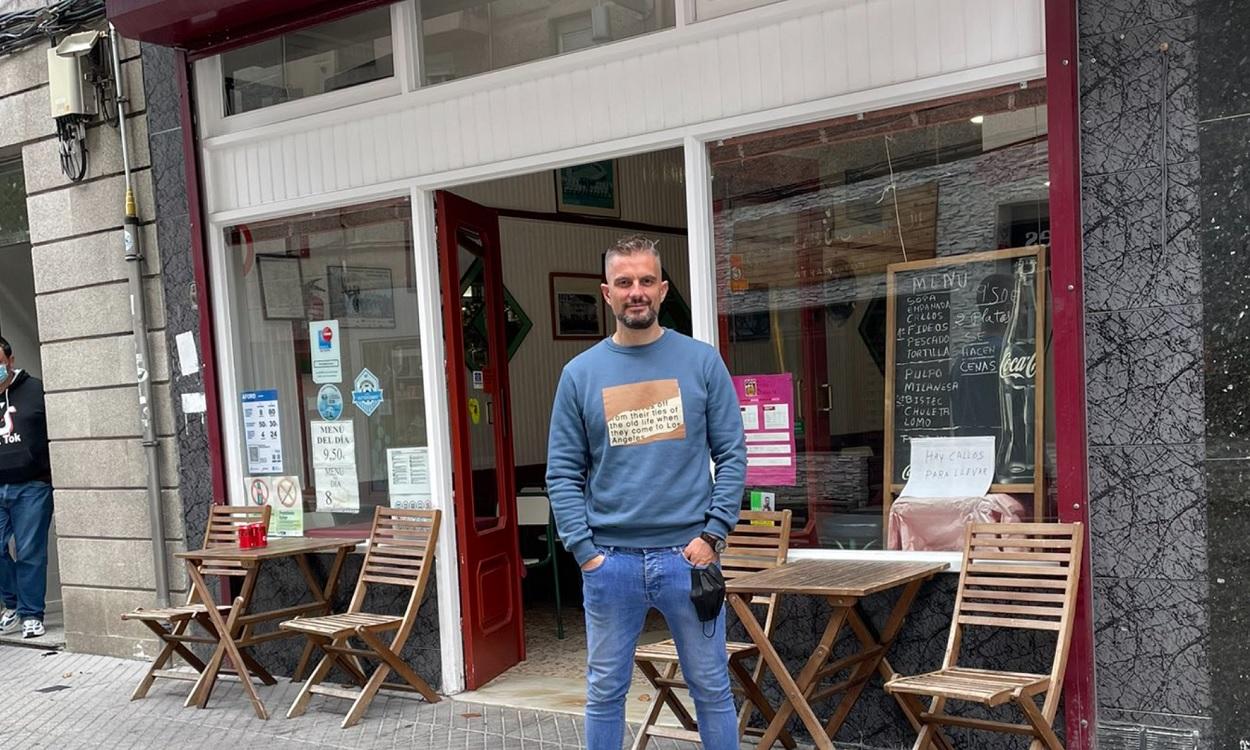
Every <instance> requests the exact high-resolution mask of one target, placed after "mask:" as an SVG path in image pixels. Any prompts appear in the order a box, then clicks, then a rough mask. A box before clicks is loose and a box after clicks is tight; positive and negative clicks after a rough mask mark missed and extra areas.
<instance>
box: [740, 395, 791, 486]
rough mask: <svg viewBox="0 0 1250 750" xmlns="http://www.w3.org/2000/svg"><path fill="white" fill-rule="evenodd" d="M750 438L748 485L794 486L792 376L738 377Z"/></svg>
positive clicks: (748, 446)
mask: <svg viewBox="0 0 1250 750" xmlns="http://www.w3.org/2000/svg"><path fill="white" fill-rule="evenodd" d="M734 390H736V391H737V392H738V408H739V409H741V410H742V429H743V431H745V432H746V436H747V486H752V485H754V486H761V485H782V484H784V485H793V484H795V477H796V473H795V450H794V387H793V384H792V379H791V375H790V373H788V372H786V373H782V374H780V375H735V376H734Z"/></svg>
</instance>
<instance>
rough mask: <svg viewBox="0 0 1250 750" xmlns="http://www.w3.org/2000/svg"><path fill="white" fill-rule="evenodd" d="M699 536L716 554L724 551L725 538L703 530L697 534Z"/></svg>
mask: <svg viewBox="0 0 1250 750" xmlns="http://www.w3.org/2000/svg"><path fill="white" fill-rule="evenodd" d="M699 538H700V539H702V540H703V541H705V542H707V544H708V546H709V547H711V548H712V551H713V552H715V553H716V554H718V555H719V554H720V553H722V552H724V551H725V540H724V539H721V538H720V537H718V536H716V535H715V534H712V533H710V532H707V531H705V532H703V533H702V534H699Z"/></svg>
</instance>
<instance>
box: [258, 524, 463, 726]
mask: <svg viewBox="0 0 1250 750" xmlns="http://www.w3.org/2000/svg"><path fill="white" fill-rule="evenodd" d="M441 519H442V511H438V510H401V509H398V508H378V509H377V511H376V512H375V514H374V516H373V531H372V533H371V534H370V536H369V548H368V551H367V552H366V553H365V561H364V564H363V565H362V566H361V570H360V580H359V581H358V582H357V584H356V592H355V593H354V594H352V601H351V604H350V605H348V608H347V611H346V612H344V613H343V614H338V615H327V616H324V617H297V618H296V619H294V620H287V621H286V622H284V623H282V625H281V627H282V628H283V629H284V630H293V631H297V632H300V633H303V634H304V635H306V636H307V637H308V639H309V641H310V642H311V643H312V644H314V645H315V646H316V647H317V648H320V649H321V651H322V652H323V653H324V654H325V656H324V657H322V659H321V661H320V662H319V663H318V664H317V668H316V669H314V670H313V672H312V674H311V675H309V677H308V680H307V681H306V682H305V683H304V687H303V688H302V689H301V690H300V691H299V695H298V696H296V698H295V702H294V703H292V704H291V709H290V710H289V711H287V714H286V715H287V718H294V717H296V716H300V715H302V714H303V713H304V711H305V710H307V708H308V701H309V700H310V699H311V698H312V696H313V694H314V693H315V694H317V695H328V696H331V697H334V698H345V699H347V700H351V701H353V702H352V706H351V708H350V709H349V710H348V712H347V717H346V718H345V719H343V724H342V726H343V728H344V729H346V728H347V727H350V726H352V725H353V724H355V723H356V722H358V721H360V719H361V717H363V716H364V714H365V711H366V710H367V709H368V708H369V703H370V702H372V701H373V697H374V696H375V695H377V692H378V690H379V689H381V688H384V687H385V688H392V689H396V690H411V691H414V692H417V693H420V694H421V696H422V697H424V698H425V699H426V700H427V701H429V702H430V703H437V702H438V701H439V697H438V695H437V694H436V693H435V692H434V690H433V689H431V688H430V686H429V684H428V683H426V681H425V680H423V679H421V677H419V676H418V675H417V673H416V672H414V671H412V668H411V667H409V666H408V665H407V664H406V663H405V662H404V660H403V659H402V658H400V656H399V654H400V652H401V651H402V650H403V648H404V644H405V643H406V642H407V641H408V636H409V634H410V633H411V632H412V627H413V625H415V624H416V621H417V611H418V610H419V609H420V608H421V599H422V597H423V596H424V594H425V585H426V583H427V582H428V581H429V578H430V565H431V564H432V563H433V559H434V548H435V546H436V545H437V543H438V527H439V523H440V521H441ZM371 584H390V585H394V586H407V587H409V588H411V589H412V594H411V596H409V598H408V606H407V607H406V608H405V609H404V614H403V615H402V616H400V615H377V614H371V613H368V612H363V611H362V610H361V606H362V605H363V604H364V601H365V593H366V591H367V590H368V587H369V586H370V585H371ZM388 630H393V631H395V635H394V637H393V638H392V639H391V642H390V643H389V644H387V643H385V642H383V640H382V639H381V638H380V637H379V634H381V633H383V632H386V631H388ZM352 638H358V639H359V640H361V641H363V642H364V644H365V645H366V648H354V647H352V645H351V643H350V641H351V639H352ZM361 658H365V659H371V660H374V661H380V662H381V664H379V665H378V667H377V669H376V670H374V672H373V674H372V675H369V676H366V675H365V672H364V668H363V667H362V666H361V664H360V661H359V659H361ZM336 665H337V666H338V667H339V668H341V669H342V670H343V671H344V672H346V673H347V674H348V676H349V677H351V679H353V680H354V681H355V682H356V683H357V684H358V685H360V690H346V689H343V688H336V687H330V686H328V685H323V684H321V683H322V681H324V680H325V679H326V676H327V675H328V674H329V673H330V669H331V667H334V666H336ZM392 670H394V671H395V672H397V673H398V674H399V676H400V677H402V678H403V679H404V682H403V683H396V682H386V677H387V675H389V674H390V673H391V671H392Z"/></svg>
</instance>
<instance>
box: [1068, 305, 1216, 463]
mask: <svg viewBox="0 0 1250 750" xmlns="http://www.w3.org/2000/svg"><path fill="white" fill-rule="evenodd" d="M1201 330H1202V309H1201V308H1200V307H1199V306H1197V305H1182V306H1176V307H1151V308H1145V309H1141V310H1123V311H1117V312H1109V313H1087V314H1086V330H1085V349H1086V355H1085V357H1086V364H1085V366H1086V398H1087V400H1088V412H1089V425H1088V429H1089V442H1090V444H1091V445H1093V446H1099V445H1141V444H1149V445H1182V444H1193V443H1195V442H1198V441H1199V440H1201V438H1202V432H1203V409H1204V403H1205V401H1204V393H1203V382H1202V339H1201Z"/></svg>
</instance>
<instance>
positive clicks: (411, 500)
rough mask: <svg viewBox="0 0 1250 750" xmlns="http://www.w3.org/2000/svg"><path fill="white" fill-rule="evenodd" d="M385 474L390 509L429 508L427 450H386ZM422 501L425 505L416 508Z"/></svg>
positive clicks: (428, 458)
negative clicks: (388, 485)
mask: <svg viewBox="0 0 1250 750" xmlns="http://www.w3.org/2000/svg"><path fill="white" fill-rule="evenodd" d="M386 474H387V479H388V480H389V482H390V492H391V507H392V508H416V507H425V508H428V507H429V504H428V503H429V500H430V452H429V449H428V448H387V449H386ZM420 500H424V501H426V505H424V506H418V505H416V504H415V503H416V502H417V501H420Z"/></svg>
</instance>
